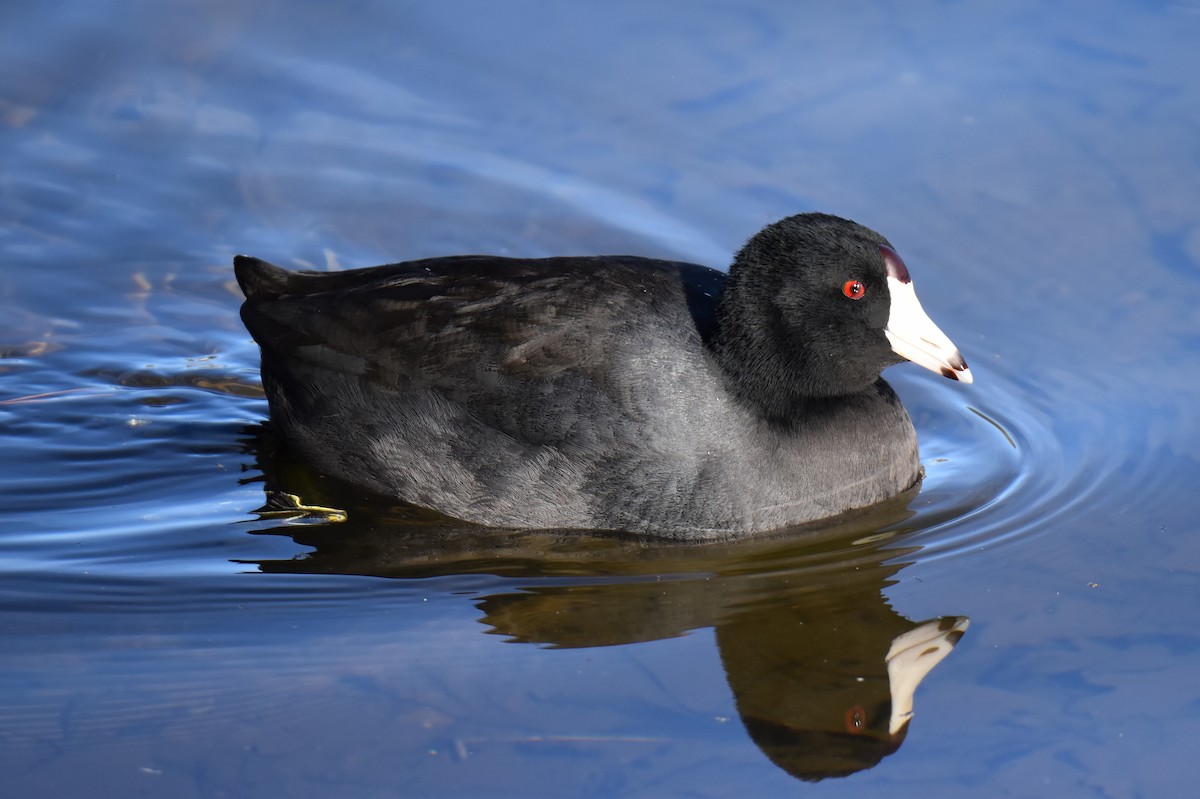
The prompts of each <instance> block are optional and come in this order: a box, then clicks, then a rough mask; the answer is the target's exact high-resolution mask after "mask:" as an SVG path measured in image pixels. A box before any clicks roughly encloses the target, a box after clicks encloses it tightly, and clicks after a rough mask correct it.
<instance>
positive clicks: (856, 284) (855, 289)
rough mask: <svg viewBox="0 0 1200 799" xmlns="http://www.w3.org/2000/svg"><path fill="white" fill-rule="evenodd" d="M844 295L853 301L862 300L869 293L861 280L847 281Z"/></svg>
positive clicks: (843, 291) (843, 289) (844, 286)
mask: <svg viewBox="0 0 1200 799" xmlns="http://www.w3.org/2000/svg"><path fill="white" fill-rule="evenodd" d="M842 293H843V294H845V295H846V296H847V297H849V298H850V299H852V300H861V299H862V296H863V295H864V294H866V293H867V287H866V286H864V285H863V284H862V281H861V280H847V281H846V282H845V284H844V285H843V286H842Z"/></svg>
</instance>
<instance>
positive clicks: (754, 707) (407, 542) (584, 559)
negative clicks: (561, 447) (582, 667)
mask: <svg viewBox="0 0 1200 799" xmlns="http://www.w3.org/2000/svg"><path fill="white" fill-rule="evenodd" d="M251 432H252V436H253V437H252V438H251V439H250V440H249V445H250V448H251V449H252V451H253V452H254V455H255V457H256V459H257V462H258V466H259V468H260V469H261V471H262V474H263V480H264V483H265V485H264V490H265V492H266V495H267V498H268V501H267V504H266V505H265V506H264V507H263V508H261V509H259V511H258V514H259V515H260V517H262V518H263V519H273V520H278V521H279V522H280V526H273V527H270V528H267V529H262V530H258V531H256V533H257V534H269V535H286V536H289V537H291V538H292V539H294V541H295V542H296V543H298V544H301V545H303V546H306V547H311V548H312V551H311V552H309V553H307V554H306V555H304V556H302V557H300V558H296V559H288V560H260V561H253V563H254V564H255V565H256V566H257V567H258V568H259V569H260V570H261V571H263V572H267V573H293V574H349V575H369V576H376V577H385V578H405V579H421V578H427V577H440V576H447V575H461V574H490V575H497V576H503V577H507V578H513V579H516V580H518V581H526V580H527V581H528V582H527V583H526V584H523V585H520V586H519V587H518V588H516V590H512V591H507V592H504V593H496V594H492V595H490V596H486V597H483V598H482V599H480V600H479V601H478V602H477V605H476V606H477V607H478V609H479V610H480V611H481V612H482V613H483V614H484V615H483V617H482V618H481V619H480V621H481V622H482V623H483V624H485V625H487V627H489V628H490V629H489V632H491V633H494V634H499V635H504V636H507V637H508V638H509V640H510V641H513V642H519V643H529V644H536V645H541V646H545V647H550V648H577V647H601V646H616V645H623V644H635V643H638V642H646V641H654V640H659V639H664V638H671V637H676V636H680V635H683V634H685V633H687V632H688V631H690V630H695V629H700V628H707V627H712V628H713V629H714V630H715V633H716V641H717V646H718V649H719V651H720V655H721V660H722V663H723V665H724V669H725V676H726V679H727V681H728V683H729V686H730V688H731V689H732V691H733V695H734V698H735V701H736V705H737V709H738V713H739V715H740V716H741V720H742V723H743V725H744V726H745V728H746V730H747V732H748V733H749V735H750V737H751V738H752V739H753V740H754V742H755V743H756V744H757V745H758V746H759V747H760V748H761V749H762V751H763V752H764V753H765V754H766V755H767V757H768V758H770V759H771V761H772V762H774V763H775V764H776V765H778V766H779V767H780V768H782V769H784V770H785V771H786V772H788V773H789V774H791V775H793V776H795V777H798V778H800V779H803V780H820V779H824V778H826V777H835V776H846V775H849V774H852V773H854V772H857V771H861V770H863V769H867V768H871V767H873V766H875V765H876V764H878V763H879V762H880V761H881V760H882V759H883V758H884V757H887V756H888V755H890V754H892V753H893V752H895V751H896V750H897V749H898V748H899V747H900V745H901V744H902V743H903V742H904V739H905V737H906V735H907V733H908V727H909V720H910V718H911V716H912V712H913V694H914V692H915V691H916V689H917V687H918V685H919V684H920V682H921V681H922V679H924V677H925V676H926V675H927V674H928V673H929V671H930V670H931V669H932V668H933V667H934V666H935V665H937V664H938V663H939V662H940V661H941V660H942V659H943V658H944V657H945V656H946V655H947V654H949V652H950V651H951V650H952V649H953V648H954V646H955V644H957V642H958V640H959V639H960V638H961V636H962V634H963V632H964V631H965V630H966V628H967V624H968V620H967V619H966V618H965V617H961V616H943V617H940V618H936V619H932V620H929V621H925V622H914V621H911V620H909V619H907V618H904V617H903V616H901V615H899V614H898V613H896V612H895V611H894V610H893V609H892V608H891V606H890V605H889V604H888V601H887V599H886V598H885V596H884V594H883V591H884V589H885V588H886V587H887V586H889V585H891V584H893V583H894V582H896V574H897V573H898V572H900V571H901V570H902V569H903V568H904V567H905V566H906V565H908V563H909V562H911V561H909V560H906V557H907V556H911V555H913V554H914V553H915V552H916V551H917V550H918V549H920V547H913V546H908V547H905V546H904V545H903V542H902V541H899V540H898V537H899V534H898V533H896V532H894V528H897V527H898V526H900V525H901V524H902V523H903V522H904V521H905V520H906V519H907V518H909V517H910V516H911V513H910V512H909V511H908V510H907V505H908V504H909V502H910V501H911V500H912V498H913V496H914V495H915V493H916V491H915V490H914V491H911V492H909V493H908V494H905V495H902V496H900V497H897V498H895V499H894V500H892V501H891V502H888V503H885V504H884V505H881V506H876V507H874V508H871V509H870V510H868V511H864V512H859V513H855V514H851V515H847V516H845V517H841V518H839V519H838V520H836V522H835V523H833V524H825V525H822V526H820V527H816V526H811V527H806V528H801V529H797V530H792V531H788V532H786V533H782V534H776V535H772V536H768V537H756V538H754V539H751V540H745V541H737V542H726V543H710V544H702V545H697V544H678V543H668V542H661V541H658V542H650V541H645V540H637V539H632V538H626V539H622V538H619V537H614V536H612V535H609V534H606V535H591V534H587V533H580V532H577V531H572V532H559V533H555V532H552V531H551V532H547V531H524V530H496V529H488V528H481V527H477V526H473V525H466V524H464V523H461V522H457V521H455V520H451V519H447V518H445V517H442V516H439V515H437V514H435V513H432V512H430V511H426V510H423V509H419V508H415V507H411V506H398V505H394V504H389V503H387V502H385V501H380V500H372V499H370V498H365V497H363V496H362V495H361V492H359V491H358V490H356V489H353V488H349V487H346V486H344V485H342V484H340V483H337V482H334V481H331V480H328V479H326V478H324V477H321V476H319V475H316V474H315V473H313V472H312V471H310V470H308V469H307V468H306V467H305V466H303V465H302V464H300V463H298V462H297V461H295V460H293V459H292V458H291V457H289V456H288V454H287V451H286V449H285V448H284V447H283V446H282V445H281V444H280V442H279V441H278V439H277V438H276V437H275V436H274V435H273V433H272V432H271V429H270V427H269V426H267V425H260V426H258V427H256V428H252V431H251ZM255 479H257V478H255Z"/></svg>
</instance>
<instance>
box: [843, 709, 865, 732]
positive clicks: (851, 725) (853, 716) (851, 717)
mask: <svg viewBox="0 0 1200 799" xmlns="http://www.w3.org/2000/svg"><path fill="white" fill-rule="evenodd" d="M866 729H867V711H865V710H863V709H862V707H861V706H860V705H855V706H854V707H852V708H850V709H849V710H847V711H846V732H848V733H851V734H853V735H857V734H859V733H860V732H863V731H864V730H866Z"/></svg>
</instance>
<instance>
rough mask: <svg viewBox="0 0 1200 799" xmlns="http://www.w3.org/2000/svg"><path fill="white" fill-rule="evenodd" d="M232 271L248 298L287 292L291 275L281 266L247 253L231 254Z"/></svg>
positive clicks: (272, 295)
mask: <svg viewBox="0 0 1200 799" xmlns="http://www.w3.org/2000/svg"><path fill="white" fill-rule="evenodd" d="M233 271H234V274H236V275H237V282H238V285H239V286H241V287H242V293H243V294H245V295H246V299H248V300H253V299H256V298H258V297H274V296H277V295H279V294H285V293H287V290H288V283H289V282H290V281H289V278H290V277H291V275H292V273H291V272H289V271H288V270H286V269H284V268H283V267H281V266H276V265H275V264H272V263H268V262H267V261H264V260H262V259H261V258H253V257H251V256H249V255H235V256H233Z"/></svg>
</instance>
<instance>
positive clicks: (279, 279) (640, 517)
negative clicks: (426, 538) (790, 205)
mask: <svg viewBox="0 0 1200 799" xmlns="http://www.w3.org/2000/svg"><path fill="white" fill-rule="evenodd" d="M234 267H235V270H236V272H237V278H238V282H239V283H240V284H241V287H242V291H243V292H244V293H245V295H246V302H245V304H244V305H243V306H242V319H243V320H244V322H245V324H246V327H247V328H248V329H249V330H250V333H251V335H253V336H254V339H255V340H256V341H257V342H258V343H259V345H260V347H261V349H262V376H263V385H264V387H265V389H266V393H267V398H268V400H269V403H270V408H271V415H272V419H273V421H274V423H275V424H276V425H277V426H278V427H279V429H280V430H281V432H282V433H283V435H284V437H285V438H286V439H287V440H288V441H289V442H290V443H291V444H292V445H293V446H294V447H295V448H296V449H298V450H299V452H300V453H301V454H302V455H303V456H304V457H306V458H307V459H308V460H309V461H310V462H311V463H313V464H314V465H315V466H316V467H317V468H318V469H320V470H322V471H324V472H325V473H327V474H330V475H333V476H336V477H339V478H341V479H343V480H346V481H349V482H351V483H354V484H357V485H361V486H364V487H366V488H369V489H371V490H373V491H375V492H378V493H381V494H385V495H388V496H391V497H395V498H398V499H401V500H404V501H406V502H409V503H414V504H417V505H421V506H424V507H428V508H432V509H434V510H437V511H440V512H442V513H444V514H447V515H449V516H453V517H456V518H458V519H463V520H466V521H470V522H475V523H478V524H483V525H491V526H499V527H534V528H567V529H592V530H623V531H629V532H634V533H641V534H650V535H656V536H663V537H670V538H684V539H707V538H728V537H734V536H737V535H740V534H746V533H752V532H759V531H766V530H774V529H778V528H781V527H785V526H789V525H794V524H799V523H803V522H809V521H813V520H816V519H822V518H826V517H829V516H834V515H837V514H839V513H841V512H843V511H846V510H849V509H852V508H860V507H865V506H868V505H871V504H874V503H876V502H879V501H881V500H884V499H886V498H888V497H891V496H894V495H895V494H898V493H900V492H901V491H903V490H905V489H907V488H909V487H911V486H912V485H913V484H914V483H915V482H916V480H917V479H918V477H919V468H920V466H919V462H918V460H917V440H916V433H915V432H914V430H913V427H912V423H911V422H910V421H909V418H908V414H907V413H906V412H905V410H904V407H903V406H902V405H901V404H900V400H899V399H898V398H897V396H896V394H895V393H894V392H893V391H892V389H891V387H890V386H888V384H887V383H886V382H885V381H884V380H883V379H881V378H880V376H879V373H880V371H881V370H882V369H883V368H884V367H886V366H888V365H890V364H893V363H898V362H899V361H901V360H903V359H905V358H907V359H909V360H912V361H914V362H916V363H918V364H920V365H922V366H925V367H927V368H929V369H932V370H934V371H937V372H940V373H941V374H943V375H945V376H946V377H950V378H954V379H956V380H961V381H963V382H967V383H969V382H971V373H970V371H969V370H968V369H967V365H966V363H964V362H963V360H962V358H961V357H960V355H959V353H958V350H957V349H956V348H955V347H954V345H953V344H952V343H951V342H950V340H949V339H948V338H947V337H946V336H945V334H943V333H942V332H941V331H940V330H939V329H938V328H937V326H936V325H934V324H933V322H932V321H930V319H929V318H928V317H927V316H926V315H925V312H924V311H923V310H922V309H921V306H920V303H919V302H918V301H917V296H916V294H915V293H914V292H913V286H912V283H911V281H910V279H909V274H908V270H907V269H906V268H905V265H904V262H903V261H902V260H901V259H900V256H899V255H897V254H896V251H895V249H893V248H892V246H891V244H890V243H889V242H888V241H887V239H885V238H884V237H883V236H880V235H879V234H878V233H875V232H874V231H872V230H869V229H868V228H865V227H863V226H861V225H858V224H855V223H853V222H850V221H848V220H845V219H840V218H838V217H834V216H828V215H825V214H799V215H797V216H792V217H788V218H786V219H783V220H781V221H779V222H776V223H774V224H772V225H769V226H767V227H766V228H764V229H763V230H762V231H761V232H759V233H758V234H757V235H755V236H754V237H753V238H751V239H750V241H749V242H747V243H746V245H745V246H744V247H743V248H742V249H741V251H740V252H739V253H738V254H737V257H736V258H735V259H734V261H733V265H732V266H731V267H730V270H729V274H728V276H726V275H725V274H723V273H721V272H718V271H716V270H714V269H709V268H707V267H703V266H698V265H696V264H688V263H680V262H675V261H662V260H655V259H650V258H638V257H634V256H602V257H566V258H541V259H523V258H501V257H495V256H485V255H468V256H455V257H447V258H429V259H424V260H419V261H407V262H405V263H398V264H391V265H387V266H378V267H372V268H368V269H356V270H351V271H345V272H331V273H316V272H289V271H287V270H285V269H282V268H280V267H277V266H273V265H272V264H269V263H267V262H265V261H261V260H259V259H256V258H250V257H247V256H238V257H237V258H235V259H234Z"/></svg>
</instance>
